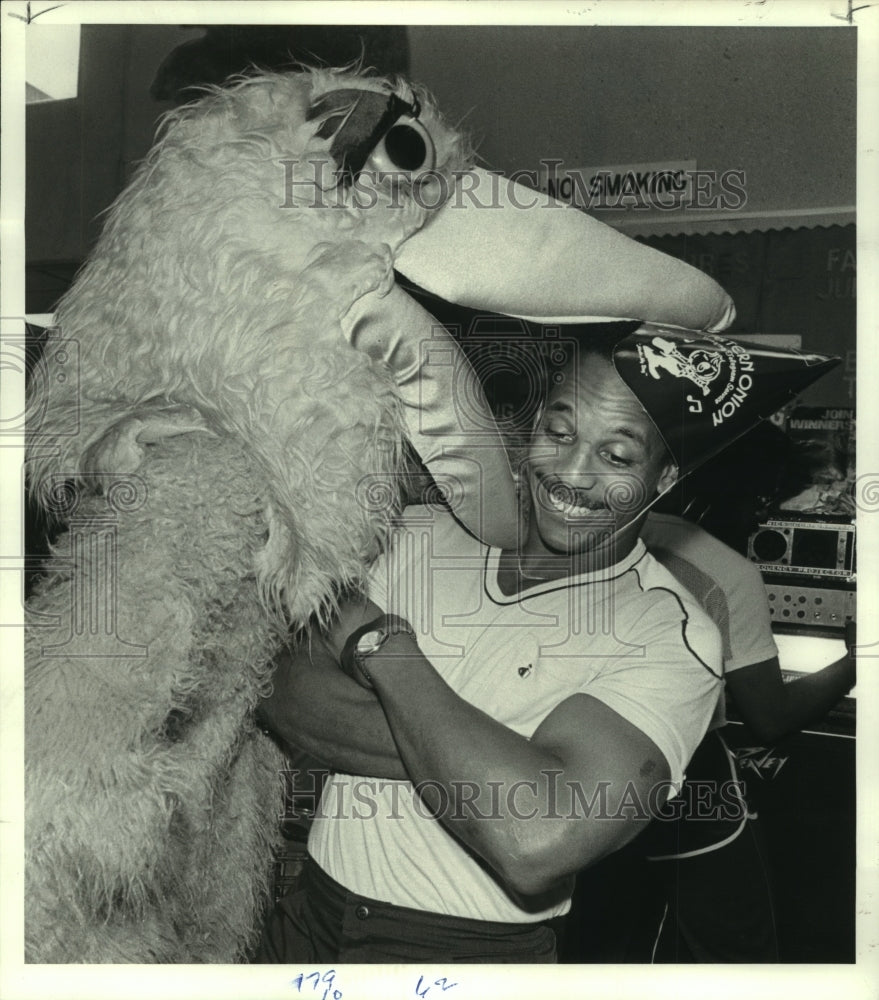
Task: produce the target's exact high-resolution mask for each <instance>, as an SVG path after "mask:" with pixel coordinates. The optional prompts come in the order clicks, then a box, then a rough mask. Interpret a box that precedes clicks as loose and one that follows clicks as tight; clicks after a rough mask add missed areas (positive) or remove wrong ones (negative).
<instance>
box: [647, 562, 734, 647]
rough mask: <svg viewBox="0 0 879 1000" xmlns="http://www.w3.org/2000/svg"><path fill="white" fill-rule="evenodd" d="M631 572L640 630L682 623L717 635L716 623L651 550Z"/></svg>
mask: <svg viewBox="0 0 879 1000" xmlns="http://www.w3.org/2000/svg"><path fill="white" fill-rule="evenodd" d="M632 570H633V574H634V578H635V581H636V590H637V593H636V602H637V605H638V618H639V623H638V624H639V627H640V628H641V629H645V630H648V629H651V628H654V627H656V626H657V625H667V624H668V622H669V621H683V622H685V623H687V625H688V626H692V627H695V628H700V629H701V628H704V629H707V630H708V631H715V628H716V627H715V625H714V623H713V622H712V621H711V618H710V617H709V616H708V614H707V613H706V612H705V611H704V609H703V608H702V606H701V605H700V604H699V602H698V601H697V600H696V598H695V597H694V596H693V594H692V593H691V592H690V591H689V590H687V588H686V587H685V586H684V585H683V584H682V583H681V582H680V580H678V578H677V577H676V576H675V575H674V574H673V573H672V572H671V571H670V570H669V569H668V568H667V567H666V566H664V565H663V564H662V562H661V561H660V560H659V559H658V558H657V557H656V556H655V555H654V554H653V553H651V552H650V551H649V550H647V551H645V552H644V555H643V556H642V557H641V559H639V560H638V562H637V563H636V564H635V565H634V566H633V567H632Z"/></svg>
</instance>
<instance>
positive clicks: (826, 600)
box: [763, 577, 856, 631]
mask: <svg viewBox="0 0 879 1000" xmlns="http://www.w3.org/2000/svg"><path fill="white" fill-rule="evenodd" d="M763 583H764V586H765V587H766V598H767V600H768V601H769V617H770V618H771V620H772V627H773V631H775V630H778V631H785V630H786V629H787V628H788V627H790V628H791V629H793V628H796V629H797V630H802V631H806V630H812V629H814V630H823V629H829V630H835V629H844V628H845V623H846V622H850V621H854V620H855V617H856V612H855V591H854V588H853V587H846V588H839V589H831V588H830V587H821V586H818V587H804V586H800V585H799V584H800V583H801V581H799V580H796V579H790V578H784V577H776V578H774V579H765V578H764V581H763Z"/></svg>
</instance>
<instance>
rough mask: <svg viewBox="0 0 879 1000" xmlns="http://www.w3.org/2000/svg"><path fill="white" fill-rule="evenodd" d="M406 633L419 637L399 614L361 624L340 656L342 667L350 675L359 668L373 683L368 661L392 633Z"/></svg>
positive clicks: (349, 638) (414, 637)
mask: <svg viewBox="0 0 879 1000" xmlns="http://www.w3.org/2000/svg"><path fill="white" fill-rule="evenodd" d="M401 633H402V634H405V635H408V636H411V637H412V638H413V639H417V636H416V635H415V631H414V629H413V628H412V626H411V625H410V624H409V622H407V621H406V619H405V618H401V617H400V616H399V615H381V616H379V617H378V618H376V619H374V620H373V621H371V622H368V623H367V624H366V625H361V626H360V628H358V629H355V630H354V631H353V632H352V633H351V635H349V636H348V639H347V641H346V642H345V646H344V648H343V649H342V654H341V656H340V657H339V659H340V661H341V663H342V668H343V669H344V670H345V672H346V673H347V674H349V675H353V674H354V671H355V669H356V670H358V671H359V672H360V673H361V674H362V675H363V677H365V678H366V680H367V681H368V682H369V683H370V684H372V677H370V675H369V671H368V670H367V669H366V661H367V659H368V658H369V657H370V656H373V655H375V654H376V653H377V652H378V651H379V650H380V649H381V648H382V646H384V644H385V643H386V642H387V641H388V639H390V637H391V636H392V635H399V634H401Z"/></svg>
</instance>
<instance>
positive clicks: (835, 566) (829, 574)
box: [748, 520, 855, 582]
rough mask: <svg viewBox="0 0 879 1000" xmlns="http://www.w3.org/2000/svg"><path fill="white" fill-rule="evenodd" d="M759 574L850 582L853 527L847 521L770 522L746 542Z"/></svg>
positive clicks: (852, 568)
mask: <svg viewBox="0 0 879 1000" xmlns="http://www.w3.org/2000/svg"><path fill="white" fill-rule="evenodd" d="M748 558H749V559H750V560H751V561H752V562H754V563H756V564H757V565H758V566H759V568H760V571H761V572H762V573H764V574H765V573H777V574H781V575H785V576H800V577H810V578H813V579H815V578H817V579H822V580H839V581H846V582H853V581H854V578H855V526H854V524H852V523H851V522H850V521H848V522H845V523H833V522H831V521H825V520H822V521H805V520H783V521H782V520H769V521H766V522H765V523H763V524H760V525H758V527H757V530H756V531H755V532H754V533H753V534H752V535H751V537H750V538H749V539H748Z"/></svg>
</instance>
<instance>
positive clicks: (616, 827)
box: [367, 651, 646, 895]
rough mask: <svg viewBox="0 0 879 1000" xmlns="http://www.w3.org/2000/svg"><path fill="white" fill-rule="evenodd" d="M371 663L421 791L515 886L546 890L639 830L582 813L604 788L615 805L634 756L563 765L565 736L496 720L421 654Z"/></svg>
mask: <svg viewBox="0 0 879 1000" xmlns="http://www.w3.org/2000/svg"><path fill="white" fill-rule="evenodd" d="M367 669H368V671H369V674H370V676H371V677H372V680H373V683H374V685H375V687H376V690H377V691H378V693H379V697H380V699H381V702H382V705H383V706H384V709H385V713H386V715H387V718H388V721H389V723H390V726H391V729H392V731H393V734H394V738H395V740H396V744H397V747H398V748H399V751H400V757H401V758H402V760H403V763H404V765H405V767H406V770H407V772H408V773H409V774H410V776H411V780H412V781H413V782H414V783H415V784H416V787H418V788H419V791H420V792H421V794H422V798H423V799H424V800H425V802H426V803H427V804H428V806H430V807H431V808H432V809H433V810H434V811H435V812H436V814H437V818H438V819H439V820H440V821H441V822H443V823H444V825H445V826H446V828H447V829H448V830H449V831H450V832H451V833H453V834H454V835H455V836H457V837H458V838H459V839H460V840H461V841H462V842H463V843H465V844H466V845H467V846H468V847H469V848H470V849H471V850H473V851H474V853H476V854H478V855H479V856H480V857H482V858H483V859H484V860H485V861H486V862H487V863H488V864H489V865H490V866H491V867H492V868H493V869H494V870H495V871H496V872H497V873H498V874H499V875H500V876H501V878H502V879H503V880H504V881H505V882H506V883H507V884H508V885H509V886H510V887H511V888H512V889H513V890H515V891H517V892H519V893H522V894H526V895H532V894H535V893H543V892H551V891H553V887H554V886H555V885H557V884H558V883H559V880H561V879H563V878H565V876H568V875H570V874H572V873H573V872H575V871H577V870H578V869H579V868H581V867H583V866H584V865H585V864H587V863H590V862H591V861H594V860H597V859H598V858H599V857H601V856H603V855H604V854H607V853H609V852H610V851H611V850H614V849H616V848H617V847H619V846H621V845H622V843H623V842H625V840H627V839H630V838H631V837H632V836H634V835H635V833H637V831H638V826H637V825H636V824H635V823H632V822H624V821H623V819H621V818H620V817H615V818H616V820H617V821H616V822H614V821H608V822H603V823H602V822H592V821H591V819H590V818H587V817H585V816H584V815H583V813H582V808H583V802H584V800H583V798H582V795H584V794H585V795H586V796H587V797H588V798H590V799H592V800H593V801H595V798H594V797H595V795H596V793H597V792H598V791H599V786H601V785H604V786H606V787H605V789H604V791H606V792H607V793H608V803H609V806H610V810H611V811H612V812H615V811H616V802H617V799H618V797H619V796H620V795H621V794H622V791H623V788H624V787H625V785H626V782H625V781H624V780H619V779H620V774H621V772H622V770H625V768H626V767H629V766H630V762H629V763H626V764H624V765H623V766H622V768H621V771H619V772H616V773H615V772H614V770H613V768H612V767H611V768H610V769H609V770H608V769H607V768H606V767H604V766H603V765H599V764H598V763H597V761H598V760H599V759H600V754H599V753H595V755H594V763H593V764H592V765H586V766H585V767H584V765H583V761H582V759H581V760H580V761H579V762H578V766H577V768H576V769H574V770H572V771H566V766H567V764H568V763H569V759H570V758H569V756H568V754H567V752H566V748H565V746H564V744H563V741H562V745H559V746H555V745H553V741H552V740H549V741H548V742H541V741H538V740H537V739H536V738H532V739H531V740H529V739H527V738H526V737H524V736H520V735H519V734H518V733H516V732H514V731H513V730H511V729H509V728H507V727H506V726H504V725H502V724H501V723H499V722H497V721H495V720H494V719H492V718H491V717H490V716H488V715H486V714H485V713H484V712H482V711H481V710H480V709H478V708H475V707H474V706H473V705H470V704H469V703H468V702H466V701H464V700H463V699H462V698H460V697H459V696H458V695H457V694H455V692H454V691H452V689H451V688H449V687H448V685H447V684H446V683H445V681H443V679H442V678H441V677H440V676H439V674H438V673H437V672H436V671H435V670H434V668H433V667H432V666H431V664H430V663H429V662H428V661H427V660H426V659H425V658H424V657H423V656H422V655H421V654H419V653H417V651H416V653H415V654H414V655H412V656H411V657H410V656H406V657H403V656H400V655H399V654H397V655H388V654H385V652H384V651H380V653H379V654H376V657H375V658H374V657H370V658H369V659H368V661H367ZM615 721H616V720H615ZM571 728H574V727H573V726H572V727H571ZM535 737H536V734H535ZM612 742H613V741H612V740H610V739H609V740H606V741H605V742H604V745H605V746H608V745H610V744H612ZM620 756H622V757H625V753H623V754H621V755H620ZM599 770H600V771H601V773H600V774H599V773H598V771H599ZM605 772H607V773H605ZM569 778H572V779H576V780H570V781H569V780H568V779H569ZM599 779H607V780H605V781H600V780H599ZM575 786H576V791H575ZM575 795H576V796H577V798H576V799H575V797H574V796H575ZM578 813H579V814H578ZM584 820H585V822H584ZM645 822H646V820H645ZM624 828H625V829H624Z"/></svg>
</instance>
